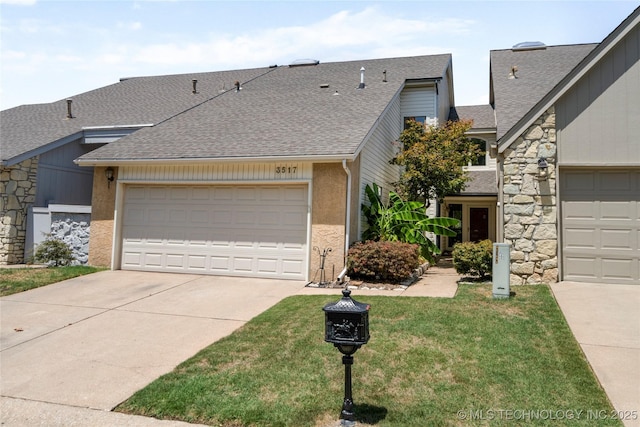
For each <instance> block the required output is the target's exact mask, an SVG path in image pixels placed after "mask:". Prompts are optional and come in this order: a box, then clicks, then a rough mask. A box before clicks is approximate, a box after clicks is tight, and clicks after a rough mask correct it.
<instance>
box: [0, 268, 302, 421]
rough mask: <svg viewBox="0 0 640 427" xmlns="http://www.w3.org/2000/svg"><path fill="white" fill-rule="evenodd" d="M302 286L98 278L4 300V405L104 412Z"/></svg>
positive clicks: (127, 275)
mask: <svg viewBox="0 0 640 427" xmlns="http://www.w3.org/2000/svg"><path fill="white" fill-rule="evenodd" d="M304 285H305V282H301V281H282V280H268V279H247V278H230V277H217V276H198V275H185V274H168V273H143V272H132V271H104V272H100V273H95V274H91V275H88V276H82V277H79V278H75V279H71V280H67V281H64V282H60V283H57V284H53V285H49V286H46V287H43V288H39V289H34V290H31V291H28V292H23V293H20V294H15V295H12V296H8V297H3V298H2V299H0V313H1V331H0V361H1V367H0V373H1V375H0V376H1V382H0V387H1V388H0V392H1V394H2V396H3V407H5V408H6V407H9V406H11V405H19V404H21V403H20V401H22V402H23V403H22V405H23V404H24V402H26V401H38V402H46V403H53V404H59V405H67V406H73V407H85V408H93V409H99V410H111V409H112V408H113V407H115V406H116V405H118V404H119V403H120V402H122V401H123V400H125V399H127V398H128V397H129V396H131V395H132V394H133V393H134V392H135V391H137V390H139V389H140V388H142V387H144V386H145V385H147V384H148V383H149V382H151V381H153V380H154V379H156V378H157V377H158V376H160V375H162V374H164V373H167V372H170V371H171V370H172V369H173V368H174V367H175V366H177V365H178V364H179V363H180V362H182V361H184V360H185V359H187V358H189V357H191V356H193V355H194V354H195V353H196V352H198V351H199V350H200V349H202V348H204V347H206V346H207V345H209V344H211V343H212V342H214V341H216V340H218V339H220V338H222V337H224V336H226V335H228V334H230V333H231V332H233V331H234V330H236V329H238V328H239V327H241V326H242V325H244V324H245V323H246V322H247V321H248V320H250V319H251V318H252V317H254V316H256V315H257V314H259V313H261V312H262V311H264V310H266V309H267V308H269V307H271V306H273V305H275V304H276V303H277V302H279V301H280V300H282V299H283V298H285V297H287V296H289V295H293V294H296V293H297V292H298V291H300V290H301V289H302V288H303V287H304ZM7 399H8V400H12V401H13V402H9V401H7ZM3 418H4V416H3ZM4 421H5V420H4V419H3V425H4V424H5V423H4Z"/></svg>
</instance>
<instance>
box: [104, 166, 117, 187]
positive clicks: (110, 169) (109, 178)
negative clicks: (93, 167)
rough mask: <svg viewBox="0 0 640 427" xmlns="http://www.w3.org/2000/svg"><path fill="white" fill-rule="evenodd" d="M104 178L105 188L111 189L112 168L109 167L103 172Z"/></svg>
mask: <svg viewBox="0 0 640 427" xmlns="http://www.w3.org/2000/svg"><path fill="white" fill-rule="evenodd" d="M104 176H106V177H107V188H111V183H112V182H113V180H114V179H115V177H114V175H113V168H112V167H111V166H109V167H108V168H106V169H105V170H104Z"/></svg>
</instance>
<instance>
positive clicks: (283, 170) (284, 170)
mask: <svg viewBox="0 0 640 427" xmlns="http://www.w3.org/2000/svg"><path fill="white" fill-rule="evenodd" d="M297 169H298V167H297V166H276V173H296V170H297Z"/></svg>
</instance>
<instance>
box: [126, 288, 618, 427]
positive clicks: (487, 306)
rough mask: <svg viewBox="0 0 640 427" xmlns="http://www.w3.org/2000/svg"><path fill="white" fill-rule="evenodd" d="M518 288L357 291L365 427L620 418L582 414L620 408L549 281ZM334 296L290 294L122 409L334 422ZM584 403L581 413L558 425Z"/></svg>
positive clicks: (188, 416)
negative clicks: (330, 306)
mask: <svg viewBox="0 0 640 427" xmlns="http://www.w3.org/2000/svg"><path fill="white" fill-rule="evenodd" d="M516 292H517V295H516V296H515V297H513V298H511V299H509V300H494V299H492V298H491V288H490V287H489V286H485V285H462V286H461V287H460V290H459V292H458V296H456V298H454V299H436V298H407V297H382V296H374V297H369V296H367V297H359V296H357V295H354V297H355V298H356V299H357V300H359V301H361V302H367V303H370V304H371V311H370V316H369V319H370V332H371V340H370V341H369V343H368V344H367V345H365V346H364V347H362V348H361V349H360V350H359V351H358V352H357V353H356V354H355V356H354V358H355V363H354V365H353V397H354V400H355V403H356V408H355V411H356V417H357V419H358V422H359V424H360V425H363V424H364V425H367V424H372V425H379V426H394V427H395V426H420V427H422V426H456V425H464V426H467V425H491V426H501V425H522V424H532V425H536V426H537V425H548V426H552V425H553V426H558V425H571V426H574V425H576V426H577V425H596V424H597V425H602V426H605V425H621V424H620V423H619V422H618V421H616V420H610V419H609V420H604V419H602V420H597V421H594V419H588V418H587V413H588V411H592V413H593V412H594V411H598V410H605V411H609V410H611V409H612V408H611V406H610V403H609V401H608V400H607V398H606V396H605V394H604V392H603V390H602V389H601V387H600V385H599V384H598V382H597V380H596V379H595V377H594V375H593V374H592V372H591V370H590V368H589V366H588V364H587V362H586V360H585V358H584V357H583V354H582V352H581V350H580V348H579V346H578V344H577V342H576V341H575V339H574V338H573V336H572V334H571V332H570V330H569V328H568V326H567V324H566V322H565V320H564V318H563V316H562V314H561V312H560V310H559V309H558V307H557V304H556V303H555V301H554V299H553V297H552V295H551V293H550V291H549V288H548V287H547V286H544V285H540V286H527V287H518V288H516ZM335 300H337V297H336V296H333V297H332V296H294V297H290V298H288V299H285V300H284V301H282V302H281V303H280V304H278V305H276V306H274V307H273V308H271V309H270V310H268V311H266V312H264V313H263V314H261V315H259V316H258V317H256V318H254V319H253V320H251V321H250V322H248V323H247V324H246V325H245V326H244V327H243V328H241V329H240V330H238V331H237V332H235V333H234V334H232V335H230V336H228V337H227V338H225V339H222V340H220V341H218V342H216V343H214V344H212V345H211V346H209V347H208V348H206V349H204V350H202V351H201V352H200V353H198V354H197V355H196V356H194V357H193V358H191V359H189V360H187V361H186V362H184V363H182V364H181V365H180V366H178V367H177V368H176V369H175V371H174V372H172V373H170V374H167V375H165V376H163V377H161V378H159V379H158V380H156V381H155V382H153V383H151V384H150V385H149V386H147V387H146V388H144V389H142V390H140V391H139V392H137V393H136V394H135V395H134V396H132V397H131V398H130V399H129V400H127V401H126V402H124V403H123V404H121V405H120V406H119V407H118V408H117V410H118V411H121V412H126V413H132V414H141V415H146V416H152V417H157V418H163V419H176V420H184V421H188V422H198V423H203V424H209V425H216V426H270V427H271V426H328V425H335V424H336V421H337V419H338V416H339V412H340V408H341V406H342V397H343V385H344V382H343V381H344V368H343V365H342V362H341V356H340V353H339V352H338V351H337V350H336V349H335V348H334V347H333V346H332V345H331V344H328V343H325V342H324V329H323V328H324V313H323V312H322V310H321V308H322V307H323V306H324V304H326V303H327V302H332V301H335ZM459 411H462V412H460V413H459ZM492 411H493V412H492ZM499 411H503V412H499ZM507 411H516V412H507ZM517 411H528V412H526V413H527V414H528V415H527V416H529V417H532V416H535V417H537V418H542V419H535V420H533V421H528V420H527V419H520V420H518V418H515V420H514V417H523V416H524V415H523V412H517ZM535 411H537V412H535ZM544 411H552V412H551V413H552V414H553V416H550V415H549V412H544ZM568 411H575V412H568ZM577 411H583V412H582V414H581V415H580V419H572V420H566V419H560V420H558V418H559V417H563V418H564V417H565V415H564V414H574V416H575V418H578V416H577V415H576V414H578V412H577ZM471 414H473V418H475V419H470V417H471ZM536 414H538V415H536ZM567 416H570V415H567ZM463 418H464V419H463ZM545 418H546V419H545ZM552 418H553V419H552Z"/></svg>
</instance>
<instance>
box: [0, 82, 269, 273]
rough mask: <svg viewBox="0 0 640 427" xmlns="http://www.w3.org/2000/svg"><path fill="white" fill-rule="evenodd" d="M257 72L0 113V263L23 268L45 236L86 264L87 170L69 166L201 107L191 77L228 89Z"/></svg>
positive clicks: (114, 88) (144, 85) (129, 87)
mask: <svg viewBox="0 0 640 427" xmlns="http://www.w3.org/2000/svg"><path fill="white" fill-rule="evenodd" d="M231 73H232V74H233V76H231ZM260 73H262V71H261V70H243V71H233V72H227V73H215V74H211V73H202V74H191V75H189V76H180V77H177V76H167V77H166V78H164V80H163V86H162V91H158V86H157V83H156V81H155V80H154V79H152V78H151V79H144V78H142V79H134V80H133V81H131V82H128V81H127V79H122V81H121V82H120V83H116V84H113V85H110V86H106V87H103V88H99V89H96V90H93V91H90V92H87V93H83V94H80V95H77V96H74V97H73V98H72V99H69V100H61V101H58V102H53V103H49V104H36V105H23V106H19V107H15V108H11V109H8V110H4V111H2V112H1V113H0V122H1V123H2V126H1V127H0V220H1V222H0V265H3V264H19V263H22V262H24V261H25V260H26V259H28V258H29V256H30V255H31V254H32V253H33V249H34V245H35V244H37V243H38V242H40V241H41V240H42V239H43V234H44V233H49V232H52V231H53V232H55V234H56V235H57V236H58V237H62V236H64V239H65V240H66V241H67V242H69V243H72V245H73V246H75V248H74V249H76V251H75V252H76V255H77V256H78V257H79V258H80V260H81V261H83V262H84V261H86V258H87V254H86V252H87V239H88V233H89V230H88V229H89V223H90V217H91V199H92V185H93V171H92V169H91V168H81V167H79V166H77V165H76V164H75V163H74V160H75V159H76V158H78V157H80V156H81V155H83V154H86V153H87V152H90V151H91V150H94V149H96V148H99V147H101V146H102V145H104V144H105V143H109V142H113V141H116V140H117V139H118V138H120V137H122V136H125V135H128V134H130V133H132V132H134V131H136V130H137V129H140V128H141V127H145V126H150V125H153V124H156V123H160V122H162V121H164V120H166V119H168V118H170V117H172V116H174V115H176V114H178V113H180V112H182V111H185V110H186V109H188V108H192V107H194V106H195V105H198V104H199V103H202V102H203V101H204V100H205V97H204V96H199V95H194V94H192V93H191V90H192V81H191V79H200V80H201V81H202V83H203V84H208V85H210V86H215V87H217V88H223V87H224V85H226V87H227V88H229V86H230V85H231V84H232V83H233V79H234V78H235V79H243V80H249V79H252V78H254V77H256V76H258V75H259V74H260ZM229 81H231V83H229Z"/></svg>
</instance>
